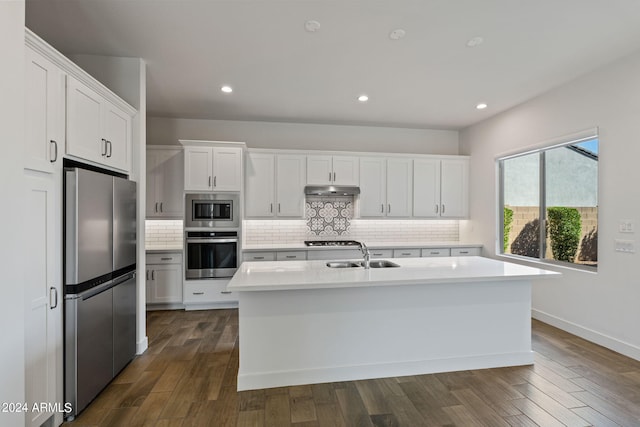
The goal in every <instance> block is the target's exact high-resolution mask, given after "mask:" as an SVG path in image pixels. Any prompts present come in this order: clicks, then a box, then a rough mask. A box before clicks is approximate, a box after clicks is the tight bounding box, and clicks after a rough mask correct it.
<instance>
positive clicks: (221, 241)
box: [187, 237, 238, 244]
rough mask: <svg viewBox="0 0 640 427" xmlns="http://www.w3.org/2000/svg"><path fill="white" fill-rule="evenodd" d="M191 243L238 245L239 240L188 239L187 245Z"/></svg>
mask: <svg viewBox="0 0 640 427" xmlns="http://www.w3.org/2000/svg"><path fill="white" fill-rule="evenodd" d="M189 243H238V239H194V238H191V237H187V244H189Z"/></svg>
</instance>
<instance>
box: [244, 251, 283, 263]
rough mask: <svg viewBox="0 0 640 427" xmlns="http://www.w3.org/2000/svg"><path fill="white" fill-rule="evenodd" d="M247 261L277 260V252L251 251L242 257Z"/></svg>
mask: <svg viewBox="0 0 640 427" xmlns="http://www.w3.org/2000/svg"><path fill="white" fill-rule="evenodd" d="M242 259H243V260H245V261H275V260H276V253H275V252H250V253H246V254H244V255H243V257H242Z"/></svg>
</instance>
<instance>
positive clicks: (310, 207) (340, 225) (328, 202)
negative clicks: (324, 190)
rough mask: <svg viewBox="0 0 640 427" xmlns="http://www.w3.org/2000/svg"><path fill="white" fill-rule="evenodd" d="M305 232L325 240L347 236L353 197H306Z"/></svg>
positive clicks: (351, 216)
mask: <svg viewBox="0 0 640 427" xmlns="http://www.w3.org/2000/svg"><path fill="white" fill-rule="evenodd" d="M305 217H306V219H307V232H308V233H310V234H312V235H316V236H323V237H327V238H331V237H335V236H343V235H347V234H349V229H350V227H351V220H352V219H353V197H313V196H307V200H306V203H305Z"/></svg>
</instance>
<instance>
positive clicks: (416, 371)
mask: <svg viewBox="0 0 640 427" xmlns="http://www.w3.org/2000/svg"><path fill="white" fill-rule="evenodd" d="M531 364H533V352H520V353H504V354H487V355H479V356H467V357H455V358H447V359H431V360H416V361H404V362H393V363H380V364H371V365H351V366H335V367H325V368H310V369H298V370H290V371H277V372H260V373H251V374H243V373H242V372H241V371H240V372H239V373H238V391H244V390H257V389H263V388H273V387H281V386H292V385H303V384H318V383H328V382H336V381H356V380H365V379H372V378H389V377H402V376H407V375H422V374H434V373H438V372H451V371H466V370H471V369H488V368H498V367H504V366H521V365H531Z"/></svg>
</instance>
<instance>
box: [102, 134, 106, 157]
mask: <svg viewBox="0 0 640 427" xmlns="http://www.w3.org/2000/svg"><path fill="white" fill-rule="evenodd" d="M101 151H102V156H103V157H104V156H106V155H107V140H106V139H104V138H102V150H101Z"/></svg>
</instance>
